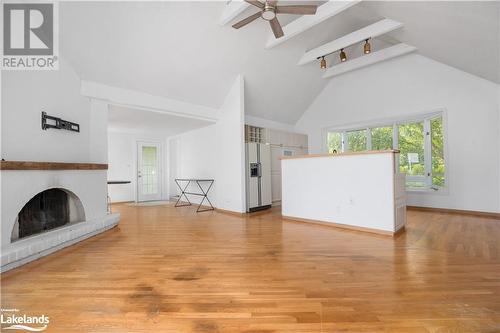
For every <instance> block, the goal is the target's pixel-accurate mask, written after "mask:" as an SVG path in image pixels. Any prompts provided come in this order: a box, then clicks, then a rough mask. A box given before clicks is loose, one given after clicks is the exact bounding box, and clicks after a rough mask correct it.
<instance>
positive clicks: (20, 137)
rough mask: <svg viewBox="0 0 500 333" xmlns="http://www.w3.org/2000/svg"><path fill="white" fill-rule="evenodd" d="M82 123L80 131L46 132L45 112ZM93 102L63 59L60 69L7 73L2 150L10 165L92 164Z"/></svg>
mask: <svg viewBox="0 0 500 333" xmlns="http://www.w3.org/2000/svg"><path fill="white" fill-rule="evenodd" d="M42 110H43V111H46V112H47V113H48V114H50V115H53V116H57V117H60V118H63V119H65V120H69V121H72V122H75V123H79V124H80V133H76V132H70V131H65V130H57V129H49V130H46V131H44V130H42V128H41V112H42ZM89 110H90V102H89V100H88V98H85V97H83V96H81V94H80V79H79V78H78V76H77V75H76V73H75V72H74V71H73V69H72V68H71V67H69V66H68V65H67V64H66V63H65V62H64V61H61V63H60V68H59V70H57V71H2V123H1V129H2V133H1V135H2V148H1V149H2V151H1V155H2V156H1V157H2V158H4V159H6V160H11V161H16V160H18V161H27V160H30V161H53V162H89V153H90V143H89V142H90V141H89V133H90V129H89V127H90V126H91V125H90V116H89Z"/></svg>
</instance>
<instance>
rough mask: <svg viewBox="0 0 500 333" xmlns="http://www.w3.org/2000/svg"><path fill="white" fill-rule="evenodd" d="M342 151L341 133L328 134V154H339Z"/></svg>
mask: <svg viewBox="0 0 500 333" xmlns="http://www.w3.org/2000/svg"><path fill="white" fill-rule="evenodd" d="M341 151H342V133H338V132H331V133H328V152H329V153H330V154H332V153H333V152H337V153H340V152H341Z"/></svg>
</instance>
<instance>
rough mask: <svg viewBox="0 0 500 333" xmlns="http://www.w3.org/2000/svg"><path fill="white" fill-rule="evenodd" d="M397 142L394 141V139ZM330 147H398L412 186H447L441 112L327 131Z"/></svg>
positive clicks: (417, 187)
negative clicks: (390, 122)
mask: <svg viewBox="0 0 500 333" xmlns="http://www.w3.org/2000/svg"><path fill="white" fill-rule="evenodd" d="M395 139H397V140H396V142H394V140H395ZM327 143H328V151H329V152H330V153H331V152H333V150H336V151H337V152H341V151H363V150H386V149H399V151H400V154H399V170H400V172H402V173H405V174H406V186H407V188H412V189H429V188H433V189H438V188H439V187H443V186H445V160H444V132H443V118H442V116H441V115H435V116H432V117H426V118H423V119H422V120H419V121H411V122H398V123H393V124H387V125H384V126H377V127H367V128H363V129H359V128H358V129H353V130H347V131H345V130H344V131H335V132H329V133H328V142H327Z"/></svg>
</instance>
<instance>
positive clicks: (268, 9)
mask: <svg viewBox="0 0 500 333" xmlns="http://www.w3.org/2000/svg"><path fill="white" fill-rule="evenodd" d="M261 16H262V18H263V19H264V20H266V21H271V20H272V19H274V18H275V17H276V11H275V8H274V7H273V6H271V5H269V4H267V3H266V6H265V7H264V9H263V10H262V15H261Z"/></svg>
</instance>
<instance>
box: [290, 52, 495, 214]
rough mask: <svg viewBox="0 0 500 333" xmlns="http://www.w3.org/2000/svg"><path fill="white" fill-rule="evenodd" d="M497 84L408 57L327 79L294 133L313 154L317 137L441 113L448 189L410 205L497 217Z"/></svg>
mask: <svg viewBox="0 0 500 333" xmlns="http://www.w3.org/2000/svg"><path fill="white" fill-rule="evenodd" d="M498 89H499V85H498V84H495V83H492V82H490V81H487V80H484V79H481V78H478V77H476V76H473V75H471V74H468V73H465V72H462V71H460V70H457V69H455V68H452V67H449V66H446V65H444V64H442V63H439V62H436V61H433V60H430V59H428V58H425V57H423V56H420V55H416V54H412V55H407V56H404V57H401V58H397V59H393V60H390V61H386V62H383V63H380V64H377V65H374V66H370V67H367V68H364V69H360V70H357V71H354V72H350V73H347V74H344V75H341V76H338V77H334V78H332V79H331V80H330V82H329V83H328V85H327V86H326V87H325V89H324V90H323V91H322V92H321V93H320V94H319V95H318V97H317V98H316V99H315V101H314V102H313V103H312V104H311V105H310V106H309V108H308V109H307V110H306V112H305V113H304V115H303V116H302V118H301V119H300V120H299V121H298V122H297V125H296V126H297V127H298V128H299V129H301V130H304V131H306V132H307V133H308V135H309V148H310V152H311V153H316V152H320V151H321V150H322V148H323V142H322V141H323V139H322V131H323V129H325V128H327V127H333V126H348V125H350V124H355V123H360V122H364V123H366V122H369V121H370V120H379V119H384V118H391V117H404V116H409V115H415V114H419V113H426V112H429V111H433V110H436V109H444V110H445V111H446V123H445V126H446V133H445V135H446V137H447V147H446V148H447V157H448V158H447V160H446V163H447V164H446V167H447V169H448V179H447V181H448V189H447V191H444V192H443V193H414V192H410V193H409V195H408V204H409V205H416V206H428V207H440V208H451V209H464V210H476V211H486V212H500V194H499V192H500V185H499V184H500V179H499V178H500V175H499V172H498V170H499V169H500V164H499V152H500V148H499V145H500V136H499V124H500V121H499V116H500V115H499V111H498V109H499V99H498Z"/></svg>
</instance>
